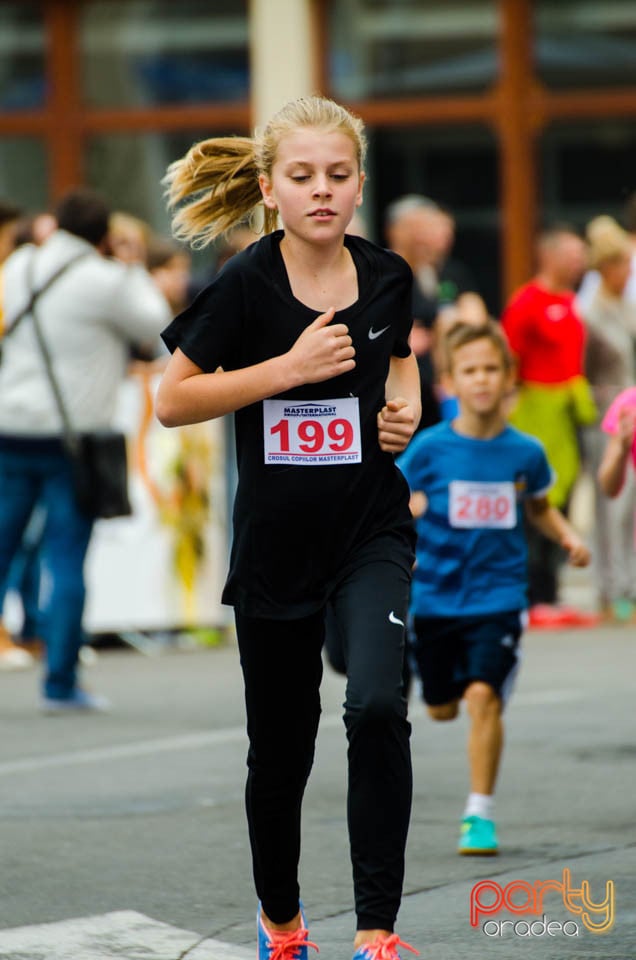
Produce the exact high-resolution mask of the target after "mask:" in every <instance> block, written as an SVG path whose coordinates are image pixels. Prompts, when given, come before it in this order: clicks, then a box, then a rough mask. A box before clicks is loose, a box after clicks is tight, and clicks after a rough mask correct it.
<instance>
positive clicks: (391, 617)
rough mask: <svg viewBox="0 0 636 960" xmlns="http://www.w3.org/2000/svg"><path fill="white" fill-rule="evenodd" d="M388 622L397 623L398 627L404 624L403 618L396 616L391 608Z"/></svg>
mask: <svg viewBox="0 0 636 960" xmlns="http://www.w3.org/2000/svg"><path fill="white" fill-rule="evenodd" d="M389 622H390V623H397V624H398V626H400V627H403V626H404V621H403V620H400V618H399V617H396V616H395V614H394V613H393V611H392V610H391V613H390V614H389Z"/></svg>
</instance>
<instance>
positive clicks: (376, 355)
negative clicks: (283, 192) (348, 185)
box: [163, 231, 413, 619]
mask: <svg viewBox="0 0 636 960" xmlns="http://www.w3.org/2000/svg"><path fill="white" fill-rule="evenodd" d="M282 236H283V233H282V231H276V232H275V233H272V234H269V235H268V236H265V237H263V238H262V239H261V240H259V241H257V242H256V243H254V244H252V245H251V246H250V247H248V248H247V249H246V250H244V251H243V252H242V253H239V254H237V255H236V256H234V257H232V258H231V260H229V261H228V262H227V264H226V265H225V266H224V268H223V269H222V271H221V272H220V273H219V275H218V276H217V277H216V278H215V280H214V281H213V282H212V283H211V284H210V285H209V286H208V287H207V288H206V289H205V290H203V291H202V292H201V293H200V294H199V296H198V297H197V298H196V299H195V300H194V302H193V303H192V304H191V305H190V306H189V307H188V308H187V309H186V310H185V311H184V312H183V313H181V314H180V315H179V316H178V317H176V319H175V320H173V322H172V323H171V324H170V326H169V327H168V328H167V329H166V330H165V331H164V333H163V339H164V341H165V343H166V345H167V347H168V348H169V350H170V351H174V350H175V349H176V348H177V347H179V348H180V349H181V350H182V351H183V353H184V354H185V355H186V356H187V357H188V358H189V359H190V360H192V361H193V363H195V364H197V366H199V367H201V369H202V370H203V371H205V372H213V371H215V370H217V368H218V367H222V368H223V369H224V370H236V369H240V368H244V367H249V366H252V365H254V364H257V363H261V362H262V361H264V360H268V359H271V358H272V357H275V356H280V355H281V354H284V353H286V352H287V351H288V350H290V349H291V347H292V346H293V344H294V343H295V341H296V340H297V339H298V337H299V336H300V334H301V333H302V332H303V330H304V329H305V328H306V327H307V326H308V325H309V324H310V323H311V322H312V321H313V320H315V318H316V317H317V316H318V315H319V313H320V312H321V311H318V310H313V309H311V308H309V307H307V306H306V305H304V304H303V303H301V302H300V301H299V300H297V299H296V298H295V297H294V295H293V293H292V291H291V287H290V284H289V280H288V277H287V272H286V269H285V264H284V261H283V258H282V254H281V252H280V241H281V238H282ZM345 243H346V246H347V247H348V249H349V251H350V253H351V255H352V258H353V261H354V263H355V266H356V271H357V275H358V299H357V300H356V302H355V303H354V304H352V305H351V306H349V307H347V308H346V309H344V310H340V311H338V312H337V313H336V315H335V317H334V321H333V322H335V323H345V324H346V325H347V326H348V328H349V334H350V336H351V337H352V340H353V345H354V347H355V351H356V357H355V359H356V366H355V368H354V370H352V371H350V372H348V373H345V374H342V375H341V376H339V377H334V378H332V379H331V380H326V381H323V382H321V383H314V384H305V385H303V386H301V387H297V388H295V389H293V390H290V391H288V392H286V393H284V394H280V395H278V396H276V397H272V398H269V400H266V401H263V402H259V403H254V404H251V405H250V406H248V407H244V408H242V409H241V410H237V411H236V413H235V415H234V416H235V422H236V447H237V463H238V473H239V482H238V489H237V493H236V499H235V504H234V538H233V544H232V555H231V560H230V571H229V575H228V579H227V582H226V585H225V589H224V592H223V601H224V602H225V603H230V604H234V605H235V606H237V607H238V608H239V609H240V610H241V611H242V612H243V613H245V614H247V615H248V616H261V617H273V618H280V619H291V618H296V617H300V616H306V615H309V614H310V613H312V612H314V611H315V610H317V609H319V608H320V607H321V606H322V605H323V604H324V603H325V601H326V599H327V597H328V595H329V592H330V590H331V588H332V586H333V585H334V584H335V583H336V582H337V581H338V579H339V577H340V576H342V573H343V571H346V570H347V569H348V567H349V565H351V564H352V563H353V564H355V558H356V555H357V554H358V553H359V552H360V551H361V550H364V552H365V556H367V557H368V556H369V545H372V543H373V541H374V540H377V541H378V543H380V541H381V543H382V547H381V553H382V557H383V558H384V559H387V550H388V551H389V554H391V553H392V552H393V554H394V557H395V561H396V562H397V563H400V564H402V565H404V566H407V567H408V566H409V565H410V563H411V557H412V541H413V534H412V524H411V520H410V514H409V510H408V487H407V485H406V482H405V481H404V479H403V477H402V475H401V473H400V471H399V470H398V469H397V467H396V466H395V464H394V460H393V457H392V455H391V454H389V453H384V452H383V451H382V450H381V449H380V446H379V443H378V430H377V414H378V412H379V410H380V409H381V408H382V406H383V405H384V403H385V382H386V378H387V376H388V373H389V364H390V360H391V357H392V356H395V357H403V358H404V357H407V356H409V354H410V347H409V344H408V336H409V332H410V328H411V318H412V313H411V295H412V290H411V287H412V274H411V271H410V268H409V267H408V266H407V264H406V263H405V262H404V261H403V260H402V259H401V258H400V257H399V256H397V255H396V254H394V253H391V252H390V251H387V250H384V249H382V248H380V247H378V246H376V245H375V244H372V243H370V242H369V241H367V240H363V239H361V238H359V237H353V236H346V237H345ZM283 401H284V402H283ZM343 401H345V402H344V404H343ZM352 405H353V406H352ZM353 407H355V408H357V412H353V413H352V410H353ZM350 421H351V422H350ZM357 423H359V429H358V427H357ZM352 424H353V426H352ZM290 433H291V435H292V439H290ZM290 450H291V453H286V452H285V451H290ZM389 558H390V556H389Z"/></svg>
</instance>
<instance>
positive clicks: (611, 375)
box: [0, 191, 636, 669]
mask: <svg viewBox="0 0 636 960" xmlns="http://www.w3.org/2000/svg"><path fill="white" fill-rule="evenodd" d="M75 194H76V195H77V196H78V197H79V201H80V205H81V200H82V198H84V199H86V198H88V200H90V192H89V191H75ZM88 200H87V202H88ZM621 221H622V222H619V220H617V219H615V218H613V217H610V216H608V215H605V214H602V215H599V216H597V217H595V218H594V219H593V220H591V221H590V222H589V223H588V224H587V225H586V228H585V231H584V232H583V234H581V233H580V232H579V231H578V230H576V229H575V228H574V227H572V226H570V225H568V224H555V225H552V226H550V227H548V228H546V229H545V230H543V231H541V233H540V234H539V235H538V236H537V238H536V268H535V272H534V275H533V276H532V277H529V278H528V281H527V283H526V284H524V285H523V286H522V288H521V289H519V290H517V291H515V292H514V293H513V295H512V296H511V297H510V299H509V301H508V302H507V303H506V304H505V306H504V309H503V311H502V314H501V317H500V318H498V319H499V320H500V322H501V324H502V327H503V329H504V331H505V333H506V335H507V337H508V340H509V343H510V346H511V348H512V351H513V354H514V356H515V358H516V363H517V381H518V382H517V387H516V389H515V392H514V394H513V395H512V396H511V397H510V401H509V415H510V420H511V422H512V423H513V424H514V425H516V426H518V427H519V428H520V429H522V430H524V431H526V432H527V433H530V434H532V435H533V436H535V437H537V438H538V439H540V440H541V442H542V443H543V444H544V446H545V448H546V451H547V453H548V458H549V460H550V463H551V466H552V468H553V470H554V475H555V482H554V485H553V487H552V489H551V490H550V494H549V495H550V499H551V501H552V503H553V504H554V505H555V506H557V507H558V508H559V509H561V510H562V511H564V512H565V513H566V514H567V513H568V510H569V508H570V505H571V503H572V496H573V493H574V491H575V489H576V486H577V483H578V482H579V481H580V478H581V477H582V476H586V477H587V478H588V484H589V485H590V486H592V485H593V486H594V500H593V502H594V511H595V514H594V518H593V523H591V524H590V529H591V530H592V535H593V538H594V543H593V544H592V546H593V552H594V570H595V574H594V585H595V589H596V591H597V597H596V605H597V608H598V615H599V616H602V617H604V618H606V619H609V620H612V621H615V622H616V621H618V622H627V621H629V620H631V619H632V616H633V613H634V609H635V606H634V604H635V603H636V580H635V578H634V572H635V571H634V515H635V507H636V484H635V482H634V479H633V475H632V474H633V471H632V472H630V474H629V476H628V477H627V478H626V482H625V484H624V487H623V489H622V490H621V492H620V494H619V496H617V497H615V498H614V499H612V500H608V499H607V498H606V497H603V496H602V495H601V494H600V491H599V490H598V487H597V484H596V480H595V478H596V473H597V470H598V466H599V464H600V461H601V458H602V454H603V448H604V436H603V433H602V431H601V428H600V423H601V420H602V418H603V416H604V414H605V413H606V411H607V410H608V408H609V407H610V405H611V404H612V402H613V401H614V399H615V398H616V396H617V395H618V394H619V393H620V392H621V391H623V390H625V389H626V388H627V387H631V386H633V385H634V384H635V383H636V369H635V367H636V360H635V358H636V352H635V345H636V194H635V195H633V196H631V197H630V198H629V199H628V201H627V203H626V204H625V207H624V210H623V214H622V216H621ZM66 232H68V222H67V223H66V225H63V226H60V223H59V221H58V218H57V216H56V212H55V211H53V212H51V211H42V212H39V213H36V214H30V215H25V214H24V213H23V211H21V210H20V209H19V208H18V207H16V206H15V205H14V204H12V203H11V202H9V201H3V200H1V199H0V335H1V334H2V331H3V317H4V321H5V323H6V324H7V325H10V323H11V310H10V309H9V305H10V304H12V303H13V302H14V300H13V298H12V292H11V291H10V290H8V289H7V283H11V280H12V277H14V278H15V277H16V276H18V275H19V270H18V271H17V272H16V269H15V267H14V266H13V264H18V265H19V263H20V259H19V258H20V251H21V250H23V248H24V247H25V246H28V247H33V248H41V249H42V250H43V251H46V250H47V249H49V248H50V249H53V248H54V247H55V245H56V244H57V245H59V244H60V234H65V233H66ZM71 232H72V229H71ZM349 232H351V233H358V234H361V235H364V234H365V233H366V230H365V226H364V223H363V222H362V220H360V219H358V218H357V217H356V218H355V219H354V221H353V222H352V224H351V225H350V227H349ZM455 232H456V224H455V219H454V216H453V214H452V212H451V211H450V210H448V209H447V208H446V207H445V206H444V205H443V204H441V203H438V202H436V201H435V199H433V198H430V197H426V196H422V195H416V194H411V195H407V196H403V197H400V198H397V199H396V200H395V201H394V202H392V203H391V204H390V205H389V207H388V208H387V209H386V211H385V215H384V237H383V238H382V241H381V242H382V243H383V245H385V246H387V247H390V248H391V249H393V250H394V251H396V252H397V253H399V254H400V255H401V256H402V257H403V258H404V259H405V260H406V261H407V262H408V264H409V265H410V267H411V269H412V271H413V275H414V281H415V282H414V288H413V331H412V337H411V346H412V349H413V352H414V353H415V355H416V357H417V360H418V365H419V369H420V374H421V384H422V421H421V424H420V429H425V428H426V427H429V426H431V425H433V424H434V423H437V422H439V421H440V420H443V419H451V418H453V417H454V416H455V414H456V404H455V400H454V398H453V396H452V390H451V389H450V387H449V382H448V378H447V376H446V372H445V369H444V359H443V358H444V352H443V350H442V349H441V347H440V345H441V343H442V341H443V338H444V335H445V333H446V332H447V331H448V329H449V328H450V327H451V326H452V325H453V324H454V323H455V322H457V321H459V320H462V321H467V322H469V323H481V322H483V321H484V320H485V319H486V318H488V316H489V313H490V311H489V308H488V306H487V304H486V302H485V301H484V299H483V297H482V294H481V291H480V282H479V277H478V276H476V275H475V274H474V272H473V270H472V269H471V266H470V264H467V263H464V262H462V261H461V260H459V259H458V258H457V257H456V256H455V255H454V245H455ZM80 236H81V233H80ZM254 239H256V235H255V234H254V233H253V232H252V230H251V229H250V228H249V227H247V226H246V227H241V228H238V229H235V230H234V231H232V233H231V234H229V235H228V236H227V237H226V238H225V240H224V242H223V245H222V246H219V247H218V248H217V249H215V251H214V253H213V255H212V256H211V257H210V265H209V270H208V272H207V274H206V273H205V272H204V274H203V275H195V273H194V272H193V267H192V260H191V257H190V254H189V252H188V251H187V250H186V249H184V248H183V247H181V246H180V245H178V244H176V243H175V242H174V241H173V240H172V239H170V238H168V237H166V236H161V235H158V234H157V233H156V232H155V231H153V230H152V229H151V228H150V226H149V225H148V224H147V223H144V222H143V221H142V220H140V219H138V218H137V217H134V216H132V215H131V214H129V213H127V212H123V211H112V212H111V211H109V216H108V229H107V233H106V235H105V236H104V237H102V238H100V240H99V242H93V241H90V243H91V246H92V252H96V253H97V254H98V255H99V257H101V258H103V259H104V260H107V261H109V262H116V263H119V264H121V265H123V268H125V269H129V268H134V269H135V270H136V271H142V272H143V274H144V276H145V281H144V282H146V281H147V283H148V286H147V287H144V288H143V289H142V287H139V290H138V294H139V295H141V296H142V297H143V296H145V297H147V298H148V303H149V304H150V300H152V299H153V297H154V296H156V295H157V293H158V294H159V295H160V297H161V301H162V308H161V309H159V308H157V306H156V302H155V301H153V308H152V310H154V313H153V315H152V320H151V321H148V324H147V326H146V330H147V331H148V330H151V331H152V334H153V335H152V336H145V337H143V336H134V335H132V332H131V336H130V337H129V338H127V337H126V336H125V335H124V333H122V331H121V330H120V334H121V341H122V344H125V348H126V357H127V362H128V363H129V364H133V363H134V364H139V363H144V364H152V365H154V366H153V369H156V368H157V367H160V366H161V364H162V363H163V362H164V359H165V353H164V348H163V347H162V345H161V341H160V338H159V333H160V331H161V328H162V326H163V325H165V323H166V322H167V321H168V320H169V319H170V317H172V316H174V315H176V314H177V313H179V312H180V311H181V310H182V309H183V308H184V307H185V306H186V305H187V304H188V303H189V302H190V301H191V300H192V299H193V297H194V296H196V294H197V293H198V292H199V291H200V290H201V289H202V288H203V287H204V286H205V285H206V283H207V282H209V280H210V279H211V278H212V277H213V276H214V274H215V272H216V271H217V270H218V269H220V268H221V267H222V265H223V263H224V262H225V260H227V259H228V258H229V257H231V256H232V255H233V254H234V253H236V252H238V251H239V250H242V249H243V248H244V247H245V246H247V245H248V244H249V243H251V242H252V241H253V240H254ZM82 242H84V240H82ZM13 282H14V283H15V282H17V281H15V280H14V281H13ZM69 282H70V281H69ZM151 286H152V289H153V291H154V293H151V292H150V290H151ZM27 289H28V288H27ZM3 307H4V313H3ZM149 309H150V307H149ZM152 310H150V313H152ZM139 311H140V316H141V315H142V314H143V313H144V306H143V304H141V305H140V306H139ZM113 324H114V326H113V329H115V327H116V324H115V321H113ZM16 339H17V338H16ZM7 343H10V338H7ZM1 347H2V340H1V339H0V348H1ZM4 354H5V356H4V360H3V365H4V364H6V363H8V362H10V360H11V351H10V349H9V348H8V347H7V349H5V350H4ZM121 374H122V376H125V374H126V368H125V367H124V369H122V371H121ZM111 386H112V390H113V391H114V390H115V388H116V386H117V384H116V383H115V382H113V383H112V384H111ZM2 432H3V431H2V424H1V423H0V434H2ZM45 519H46V518H45V515H44V509H43V506H42V504H41V503H40V504H36V505H35V508H34V509H33V511H32V514H31V516H30V518H29V522H28V524H27V525H26V527H25V531H24V535H23V536H22V538H21V542H20V546H19V549H18V550H16V551H15V556H14V557H13V560H12V563H11V567H10V571H9V573H8V575H7V577H6V578H4V579H3V577H2V576H0V612H1V610H2V601H3V597H4V594H5V592H6V590H7V589H8V588H11V589H13V590H14V591H17V592H18V593H19V595H20V597H21V600H22V606H23V610H24V618H23V626H22V630H21V632H20V635H19V636H10V635H9V633H8V632H7V630H6V629H4V628H3V627H2V624H1V622H0V669H17V668H22V667H25V666H29V665H30V664H31V663H33V660H34V658H38V657H40V656H42V642H41V635H42V630H41V627H40V618H41V615H42V612H41V611H42V605H43V603H44V601H43V596H44V593H45V590H44V588H43V582H44V581H45V580H46V571H45V570H44V569H43V563H44V561H43V557H42V554H41V552H40V545H41V542H42V535H43V529H44V526H45ZM528 537H529V548H530V558H529V599H530V605H531V609H530V616H531V623H532V622H534V624H535V625H536V626H541V625H547V626H550V625H557V624H562V623H568V624H576V623H585V622H587V620H586V615H585V614H583V613H581V612H580V611H577V610H576V609H573V608H572V607H568V606H566V605H564V604H563V603H561V602H560V599H561V596H560V570H561V564H562V557H561V555H560V550H559V548H558V547H556V546H555V545H554V544H552V543H551V542H549V541H547V540H546V539H545V538H543V537H542V536H541V535H540V534H539V533H537V532H536V531H535V530H534V529H529V530H528ZM0 573H1V571H0ZM79 655H80V657H81V655H82V654H81V644H80V654H79Z"/></svg>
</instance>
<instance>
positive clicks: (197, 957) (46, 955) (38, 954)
mask: <svg viewBox="0 0 636 960" xmlns="http://www.w3.org/2000/svg"><path fill="white" fill-rule="evenodd" d="M253 956H254V951H253V950H249V949H247V948H246V947H237V946H234V944H231V943H225V942H222V941H221V940H212V939H209V938H203V937H201V936H200V935H199V934H198V933H192V932H191V931H189V930H181V929H179V928H177V927H171V926H170V925H169V924H167V923H161V922H160V921H158V920H152V919H151V918H150V917H146V916H144V914H143V913H137V912H136V911H134V910H118V911H116V912H114V913H105V914H102V915H101V916H95V917H79V918H77V919H72V920H63V921H60V922H57V923H43V924H38V925H36V926H29V927H14V928H12V929H9V930H0V958H1V960H122V958H125V960H253Z"/></svg>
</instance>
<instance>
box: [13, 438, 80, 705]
mask: <svg viewBox="0 0 636 960" xmlns="http://www.w3.org/2000/svg"><path fill="white" fill-rule="evenodd" d="M36 506H37V507H40V508H41V509H43V510H44V511H45V512H46V521H45V525H44V532H43V534H42V542H41V553H40V558H41V562H42V565H43V567H44V568H45V569H46V571H47V574H48V576H49V578H50V590H49V591H47V596H46V598H45V600H44V603H43V609H42V610H41V611H40V617H41V621H40V622H41V631H42V639H43V640H44V641H45V644H46V652H47V663H46V677H45V680H44V693H45V695H46V696H47V697H51V698H54V699H65V698H67V697H69V696H71V695H72V694H73V692H74V690H75V688H76V682H77V677H76V673H77V662H78V655H79V650H80V647H81V645H82V613H83V610H84V597H85V586H84V558H85V556H86V551H87V549H88V544H89V541H90V537H91V531H92V528H93V520H92V519H91V518H89V517H86V516H84V514H82V513H81V512H80V511H79V509H78V507H77V505H76V502H75V495H74V492H73V478H72V469H71V463H70V460H69V457H68V455H67V454H66V452H65V451H64V449H63V447H62V443H61V441H59V440H56V439H30V438H29V439H27V438H22V437H20V438H13V437H7V436H6V435H4V436H1V437H0V596H2V595H3V594H4V590H5V588H6V580H7V576H8V573H9V568H10V566H11V562H12V560H13V558H14V556H15V554H16V552H17V551H18V550H19V548H20V544H21V542H22V537H23V535H24V532H25V530H26V527H27V524H28V522H29V519H30V517H31V514H32V513H33V510H34V508H35V507H36Z"/></svg>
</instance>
